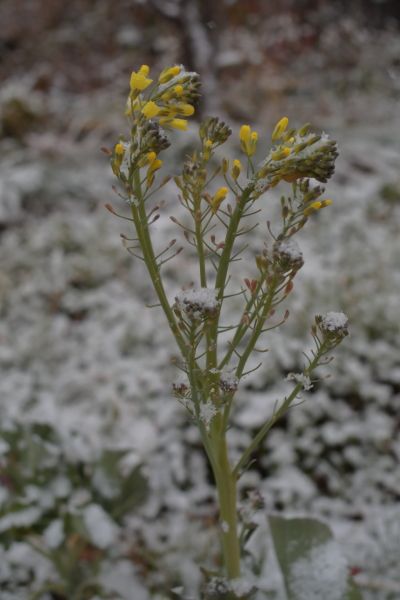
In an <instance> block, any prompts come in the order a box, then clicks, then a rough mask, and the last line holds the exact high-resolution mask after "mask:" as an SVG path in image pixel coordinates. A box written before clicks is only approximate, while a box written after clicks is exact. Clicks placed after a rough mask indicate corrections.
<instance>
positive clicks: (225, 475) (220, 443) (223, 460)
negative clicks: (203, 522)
mask: <svg viewBox="0 0 400 600" xmlns="http://www.w3.org/2000/svg"><path fill="white" fill-rule="evenodd" d="M216 454H217V456H216V457H215V458H216V466H215V470H214V476H215V483H216V486H217V492H218V502H219V509H220V521H221V524H220V525H221V529H222V531H221V541H222V552H223V559H224V565H225V570H226V575H227V577H228V579H237V578H238V577H240V546H239V538H238V526H237V509H236V497H237V490H236V487H237V478H236V476H235V475H234V474H233V473H232V468H231V465H230V463H229V458H228V449H227V444H226V437H225V433H220V436H219V439H218V440H217V447H216Z"/></svg>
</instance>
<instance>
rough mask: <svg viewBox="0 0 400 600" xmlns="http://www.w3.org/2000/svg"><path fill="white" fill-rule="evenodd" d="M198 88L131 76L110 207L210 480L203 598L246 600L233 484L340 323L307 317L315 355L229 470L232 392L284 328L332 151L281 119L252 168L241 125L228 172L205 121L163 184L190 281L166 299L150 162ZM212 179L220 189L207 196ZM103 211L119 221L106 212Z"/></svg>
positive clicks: (185, 79) (216, 133) (337, 318)
mask: <svg viewBox="0 0 400 600" xmlns="http://www.w3.org/2000/svg"><path fill="white" fill-rule="evenodd" d="M199 87H200V80H199V76H198V75H197V74H196V73H193V72H187V71H186V70H185V69H184V67H182V66H178V65H176V66H173V67H170V68H167V69H164V71H162V73H161V74H160V76H159V77H158V79H152V78H150V73H149V67H148V66H147V65H142V66H141V67H140V69H139V70H138V71H137V72H133V73H132V75H131V80H130V93H129V97H128V102H127V109H126V115H127V117H128V120H129V127H130V129H129V134H128V135H127V136H126V137H122V136H121V138H120V139H119V140H118V142H117V143H116V145H115V147H114V149H113V151H112V153H111V166H112V169H113V172H114V174H115V175H116V177H117V178H118V180H119V182H120V184H121V188H122V190H120V191H119V196H120V197H121V198H122V199H123V200H124V201H125V202H126V203H127V204H128V206H129V210H130V214H129V216H127V215H118V216H122V217H123V218H124V219H127V220H128V221H130V222H131V223H132V226H133V229H134V236H133V237H130V236H126V235H123V236H122V237H123V239H124V243H125V245H126V246H127V248H128V249H129V251H130V252H131V253H132V254H133V255H134V256H135V257H137V258H138V259H140V260H142V261H143V263H144V265H145V267H146V269H147V272H148V275H149V277H150V280H151V282H152V285H153V288H154V291H155V293H156V296H157V299H158V303H157V306H159V307H161V309H162V310H163V311H164V314H165V317H166V321H167V324H168V326H169V328H170V330H171V332H172V335H173V336H174V338H175V340H176V344H177V348H178V350H179V353H180V360H179V361H178V366H179V368H180V369H181V370H182V372H183V374H184V379H183V380H182V381H179V382H177V383H176V384H175V385H174V392H175V395H176V396H177V398H178V399H179V400H180V401H181V402H182V404H183V405H184V406H185V407H186V409H187V410H188V412H189V414H190V417H191V418H192V419H193V421H194V422H195V423H196V424H197V426H198V429H199V432H200V436H201V440H202V443H203V445H204V449H205V452H206V454H207V457H208V460H209V462H210V465H211V468H212V471H213V474H214V479H215V485H216V489H217V496H218V503H219V511H220V535H221V544H222V560H223V570H222V573H221V575H222V577H225V578H226V580H225V583H221V584H220V583H218V581H219V579H218V577H217V578H216V579H214V580H212V581H214V583H212V582H211V584H210V585H211V586H212V585H214V588H215V590H214V591H210V590H208V592H207V597H210V598H211V597H214V596H215V594H220V595H219V596H218V597H222V596H221V593H222V592H221V590H220V589H219V588H218V586H221V585H223V586H225V587H224V589H225V588H226V589H225V591H224V594H225V595H224V596H223V597H227V598H228V597H229V598H239V597H240V598H242V597H243V598H244V597H246V598H247V597H248V595H249V593H250V591H249V589H247V588H246V590H244V588H243V587H241V585H238V584H237V580H239V579H240V577H241V544H240V540H241V535H240V531H239V525H238V513H237V482H238V479H239V478H240V476H241V474H242V473H243V471H244V470H245V469H246V467H247V466H248V465H249V461H250V460H251V458H252V456H253V453H254V451H255V450H256V449H257V448H258V447H259V446H260V444H261V443H262V442H263V440H264V438H265V436H266V435H267V433H268V431H269V430H270V429H271V427H272V426H273V425H274V423H275V422H276V421H277V420H278V419H279V418H281V417H282V416H283V415H284V414H285V413H286V412H287V411H288V410H289V408H290V407H291V406H292V405H293V403H295V401H296V399H297V398H298V397H299V394H300V392H302V391H303V390H308V389H310V388H311V387H312V385H313V382H314V381H315V376H314V371H315V369H316V368H317V367H318V366H320V365H322V364H326V363H327V362H329V360H330V358H329V356H328V355H329V353H330V352H331V351H332V350H333V349H334V348H336V346H337V345H338V344H339V343H340V342H341V341H342V340H343V338H344V337H345V336H346V335H347V333H348V329H347V318H346V316H345V315H344V314H343V313H340V312H338V313H333V312H330V313H328V314H327V315H325V316H321V315H317V316H316V317H315V322H314V324H313V325H312V328H311V335H312V337H313V340H314V348H313V349H312V350H311V351H310V352H309V353H308V354H305V357H306V358H305V365H304V369H303V371H302V372H300V373H292V374H290V375H289V378H288V380H289V381H291V382H293V384H292V388H291V390H290V391H289V393H288V394H287V395H286V396H285V397H284V398H282V399H280V400H277V402H276V405H275V408H274V411H273V413H272V414H270V415H265V422H264V424H263V425H262V426H261V428H260V429H259V431H258V433H257V434H256V435H255V437H254V439H253V440H252V441H251V442H250V443H249V445H248V447H247V448H245V449H244V451H243V454H242V455H241V456H240V457H239V458H238V459H237V460H236V461H233V460H232V456H230V453H229V448H228V443H227V432H228V429H229V427H230V416H231V412H232V410H233V408H234V403H235V399H236V395H237V391H238V389H239V387H240V382H241V381H242V379H243V378H244V377H245V376H246V375H247V374H248V373H249V372H250V371H251V370H252V369H250V368H249V360H250V358H251V357H252V355H253V354H254V353H255V352H256V351H260V348H259V346H258V344H259V343H260V341H261V339H263V338H264V337H265V334H266V332H268V331H269V330H271V329H276V328H277V327H279V326H280V325H283V324H284V323H285V321H286V320H287V319H288V316H289V312H288V311H287V310H286V311H282V308H281V307H282V305H283V303H284V302H285V300H286V299H287V297H288V296H289V294H290V293H291V292H292V290H293V280H294V278H295V276H296V274H297V273H298V271H299V269H301V267H302V265H303V255H302V252H301V250H300V248H299V246H298V244H297V242H296V241H295V237H296V236H297V234H298V233H299V232H300V231H301V230H302V229H303V228H304V227H305V226H306V225H307V222H308V220H309V219H310V218H313V216H314V214H315V213H317V212H318V211H319V210H321V209H323V208H325V207H327V206H329V205H330V204H331V202H332V201H331V200H329V199H326V198H324V197H323V194H324V188H323V187H322V186H321V185H320V183H325V182H326V181H327V180H328V179H329V178H330V177H331V175H332V173H333V171H334V164H335V159H336V157H337V149H336V142H335V141H333V140H331V139H330V138H329V136H328V135H326V134H324V133H323V134H319V133H316V132H314V131H313V130H312V128H311V126H310V125H308V124H307V125H304V126H303V127H301V128H299V129H295V128H289V123H288V119H287V117H283V118H282V119H281V120H280V121H279V122H278V123H277V125H276V127H275V129H274V131H273V133H272V148H271V150H270V151H269V152H268V154H267V155H266V156H265V157H264V158H263V160H261V161H260V162H259V161H256V160H255V154H256V151H257V144H258V134H257V132H256V131H253V130H252V129H251V127H250V126H249V125H243V126H242V127H241V128H240V134H239V142H240V149H241V153H242V155H243V157H244V161H243V163H242V161H241V160H239V159H238V158H235V159H233V160H228V159H227V158H224V157H221V156H220V155H219V151H218V150H217V149H218V148H219V147H220V146H221V145H223V144H224V143H225V142H226V141H227V140H228V138H229V136H230V135H231V130H230V128H229V127H228V126H227V125H226V124H225V123H224V122H222V121H221V120H220V119H218V118H215V117H212V118H207V119H205V120H204V121H203V122H202V123H201V124H200V127H199V143H198V146H197V148H196V149H195V150H194V151H193V153H192V154H190V155H189V156H187V158H186V160H185V161H184V164H183V168H182V171H181V173H180V174H179V175H177V176H176V177H175V178H174V181H175V183H176V186H177V188H178V195H179V200H180V203H181V204H182V206H183V207H184V209H185V210H186V211H187V219H186V220H178V219H177V218H176V217H171V219H172V221H173V222H174V223H175V224H176V226H177V227H179V228H180V229H181V230H182V231H183V235H184V237H185V239H186V242H187V244H188V245H189V246H191V247H192V248H194V251H195V254H196V257H197V265H198V272H197V274H196V273H191V274H190V281H192V283H191V284H190V285H188V286H186V287H184V288H183V289H181V290H177V291H176V293H175V294H174V295H173V297H168V295H167V292H166V288H165V285H164V281H163V267H164V265H165V264H166V263H167V262H168V261H170V260H171V259H173V258H174V257H176V256H177V255H178V254H179V253H180V252H181V251H182V250H183V247H178V248H177V246H176V240H175V239H173V240H171V242H170V243H168V245H167V246H166V247H164V248H159V247H157V239H156V236H154V235H152V225H153V224H154V223H155V222H156V221H157V219H158V218H159V217H160V210H161V206H162V205H161V204H160V203H157V202H154V201H153V198H154V194H155V193H156V192H157V191H159V190H160V188H162V187H163V186H164V185H166V183H167V182H168V181H169V177H166V178H163V179H160V181H159V182H158V181H157V177H158V171H159V170H160V169H161V167H162V165H163V161H162V159H161V158H160V155H161V153H162V152H163V151H165V150H167V148H168V147H169V146H170V145H171V142H170V140H169V138H168V137H167V134H166V131H167V130H172V129H176V130H181V131H185V130H186V129H187V128H188V121H187V117H190V116H192V115H193V114H194V112H195V104H196V101H197V99H198V97H199ZM218 178H220V179H221V180H222V181H221V182H220V183H218V184H217V181H218ZM280 183H289V184H290V188H289V193H288V194H287V195H282V197H281V211H280V214H281V219H280V224H279V225H277V226H276V227H275V226H274V227H273V226H272V225H271V223H270V222H269V221H267V224H268V228H267V229H268V231H266V242H265V246H264V248H260V249H259V252H258V254H257V255H256V256H255V258H254V257H252V260H253V261H254V260H255V264H254V263H253V265H254V269H255V272H256V273H257V275H256V276H254V277H243V274H245V273H243V274H242V285H241V288H240V289H239V290H237V289H236V290H234V289H232V287H233V286H232V283H231V281H234V269H233V267H234V264H235V263H236V261H237V260H238V257H239V255H240V254H242V253H243V252H244V251H245V250H246V248H247V244H246V239H247V240H249V239H250V232H251V229H252V227H253V226H254V225H252V224H251V219H249V218H250V217H251V216H252V215H254V214H256V213H258V212H259V211H260V210H261V208H262V206H263V204H264V200H263V199H262V197H263V195H264V194H265V193H266V192H268V191H269V190H271V189H272V188H275V187H276V186H277V185H278V184H280ZM221 184H222V185H221ZM107 208H108V209H109V210H110V211H111V212H112V213H114V214H118V213H117V212H116V211H115V210H114V208H113V207H112V206H111V205H107ZM249 222H250V224H249ZM242 240H244V243H243V244H242ZM246 269H247V267H246ZM193 280H195V282H194V283H193ZM233 296H236V297H239V298H240V297H241V298H242V308H241V313H240V314H238V316H237V319H236V322H234V323H230V324H226V323H225V321H224V315H225V311H224V309H225V307H226V306H227V304H228V303H229V299H230V298H231V297H233ZM236 300H237V298H236ZM244 537H247V536H244ZM242 538H243V536H242ZM216 582H217V583H216ZM217 588H218V589H217ZM212 594H214V596H213V595H212Z"/></svg>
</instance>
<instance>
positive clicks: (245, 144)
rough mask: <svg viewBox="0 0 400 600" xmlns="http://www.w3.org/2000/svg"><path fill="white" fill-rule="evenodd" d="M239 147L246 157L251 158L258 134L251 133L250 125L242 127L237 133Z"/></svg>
mask: <svg viewBox="0 0 400 600" xmlns="http://www.w3.org/2000/svg"><path fill="white" fill-rule="evenodd" d="M239 139H240V145H241V147H242V150H243V152H244V153H245V154H247V156H253V154H254V153H255V151H256V146H257V140H258V133H257V132H256V131H251V127H250V125H242V126H241V128H240V132H239Z"/></svg>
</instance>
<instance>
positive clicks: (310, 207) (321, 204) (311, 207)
mask: <svg viewBox="0 0 400 600" xmlns="http://www.w3.org/2000/svg"><path fill="white" fill-rule="evenodd" d="M330 204H332V200H329V199H328V200H322V201H320V200H316V201H315V202H311V204H309V205H308V206H307V208H305V209H304V211H303V214H304V216H305V217H308V216H309V215H311V213H313V212H316V211H317V210H320V209H321V208H325V206H329V205H330Z"/></svg>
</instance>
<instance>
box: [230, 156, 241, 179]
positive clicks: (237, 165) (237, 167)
mask: <svg viewBox="0 0 400 600" xmlns="http://www.w3.org/2000/svg"><path fill="white" fill-rule="evenodd" d="M241 171H242V163H241V162H240V160H238V159H237V158H235V160H234V161H233V167H232V178H233V179H234V180H235V181H236V179H237V178H238V177H239V175H240V173H241Z"/></svg>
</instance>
